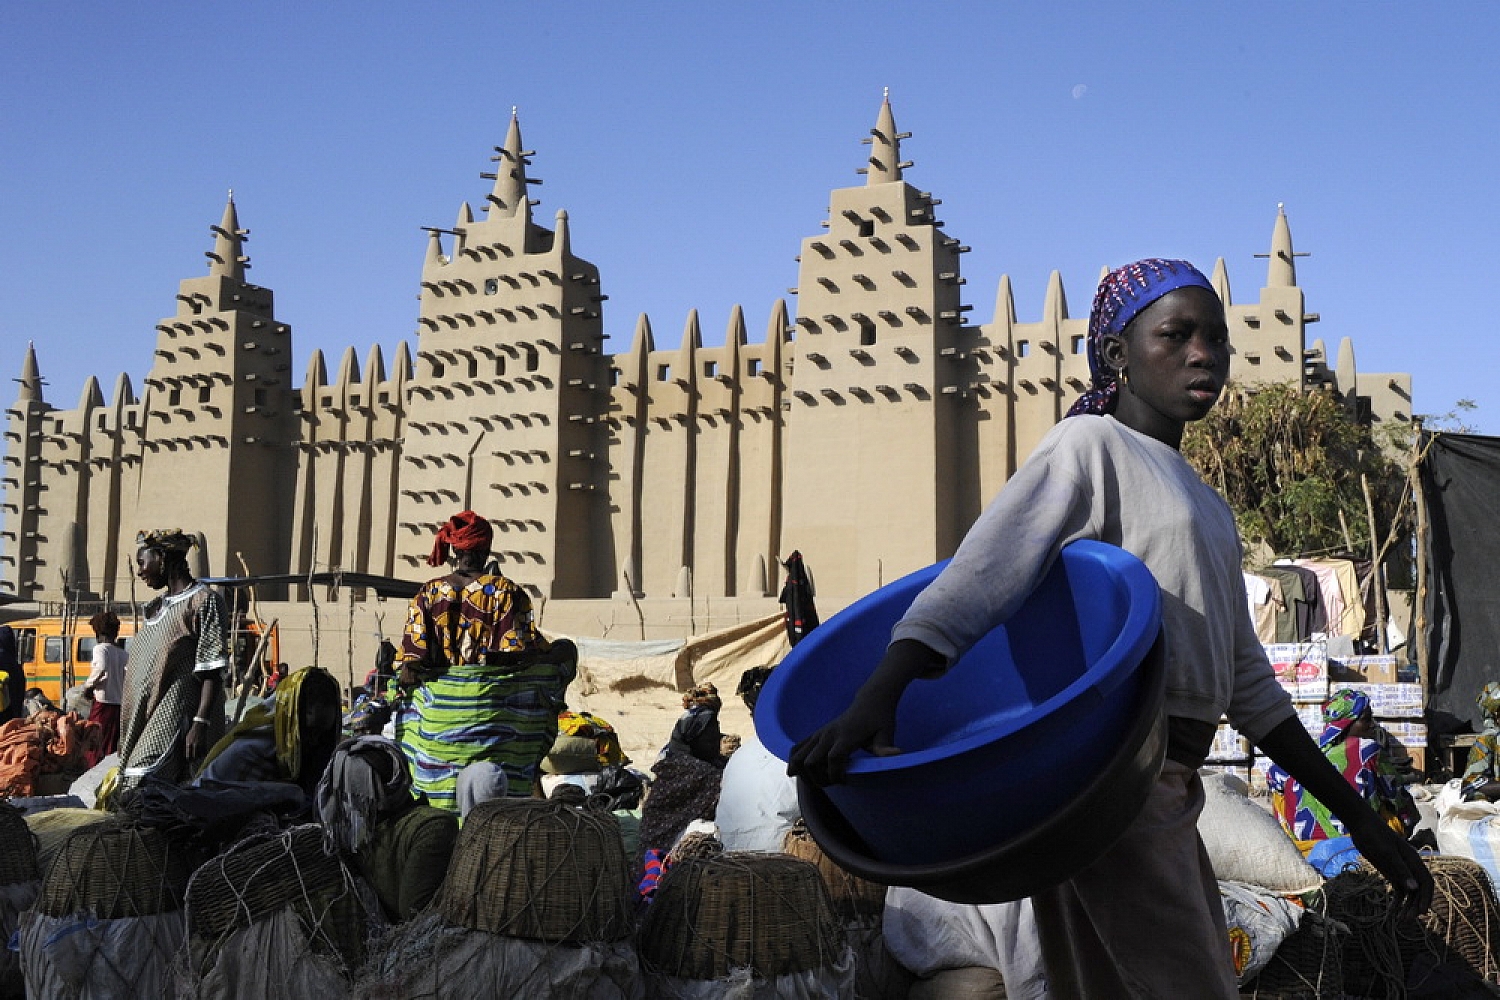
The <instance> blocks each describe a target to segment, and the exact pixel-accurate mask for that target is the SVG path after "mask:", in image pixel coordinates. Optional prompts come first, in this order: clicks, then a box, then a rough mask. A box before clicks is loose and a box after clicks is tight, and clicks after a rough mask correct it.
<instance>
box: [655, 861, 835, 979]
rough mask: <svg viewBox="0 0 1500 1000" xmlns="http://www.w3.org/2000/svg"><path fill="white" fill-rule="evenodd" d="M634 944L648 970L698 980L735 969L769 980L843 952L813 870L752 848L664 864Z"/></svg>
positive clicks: (720, 976) (722, 975)
mask: <svg viewBox="0 0 1500 1000" xmlns="http://www.w3.org/2000/svg"><path fill="white" fill-rule="evenodd" d="M637 944H638V946H639V950H640V954H641V961H642V963H643V964H645V965H646V966H647V967H648V968H650V969H651V970H652V971H654V972H656V973H658V974H661V975H666V976H674V977H677V978H681V979H697V980H711V979H723V978H725V977H726V976H728V975H729V974H730V971H731V970H732V969H741V968H749V969H751V970H753V971H754V972H755V973H756V974H757V975H759V976H762V977H764V978H767V979H770V978H774V977H776V976H784V975H790V974H792V973H797V972H807V971H809V970H813V969H820V968H824V967H825V966H827V965H830V964H831V963H833V962H834V961H836V960H837V959H838V957H839V955H840V954H841V952H842V950H843V938H842V935H841V934H840V931H839V927H838V923H837V921H836V920H835V919H834V915H833V907H832V905H831V904H830V903H829V900H828V890H827V889H825V888H824V886H823V880H822V879H821V878H819V876H818V869H817V867H816V866H814V865H813V864H812V863H811V862H808V861H803V860H802V859H801V858H792V857H787V856H785V855H780V854H760V853H753V852H731V853H728V854H720V855H716V856H714V857H707V858H687V859H684V860H683V861H682V862H681V863H679V864H677V865H674V866H673V867H671V868H670V869H668V870H667V873H666V874H665V875H664V876H662V880H661V884H660V885H659V886H657V889H656V897H655V899H653V900H652V903H651V908H650V909H649V910H647V911H646V917H645V919H644V920H643V921H642V922H641V929H640V933H639V936H638V938H637Z"/></svg>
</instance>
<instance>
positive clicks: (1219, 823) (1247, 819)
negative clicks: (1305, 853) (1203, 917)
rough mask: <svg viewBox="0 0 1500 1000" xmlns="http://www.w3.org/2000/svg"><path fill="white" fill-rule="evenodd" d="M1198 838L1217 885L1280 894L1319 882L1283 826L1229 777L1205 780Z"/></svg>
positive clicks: (1296, 892)
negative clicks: (1237, 884) (1243, 886)
mask: <svg viewBox="0 0 1500 1000" xmlns="http://www.w3.org/2000/svg"><path fill="white" fill-rule="evenodd" d="M1203 794H1204V803H1203V813H1202V815H1200V816H1199V817H1198V836H1200V837H1202V838H1203V846H1204V847H1205V848H1207V849H1208V857H1209V860H1210V861H1211V862H1212V863H1213V867H1214V875H1215V876H1217V877H1218V878H1219V880H1220V881H1225V882H1243V883H1245V884H1246V885H1253V886H1259V887H1260V888H1262V889H1269V890H1270V891H1271V892H1275V893H1281V894H1282V895H1289V896H1296V895H1301V894H1302V893H1305V892H1312V891H1313V890H1314V889H1317V888H1319V887H1320V886H1321V885H1322V884H1323V877H1322V876H1321V875H1319V874H1318V873H1317V871H1315V870H1314V869H1313V867H1312V866H1311V865H1309V864H1308V863H1307V861H1306V859H1304V858H1303V857H1302V852H1301V851H1298V850H1297V845H1296V844H1294V843H1292V838H1291V837H1289V836H1287V833H1286V831H1285V830H1283V829H1282V828H1281V824H1280V823H1278V822H1276V817H1274V816H1272V815H1271V814H1270V813H1269V812H1267V811H1266V810H1265V809H1263V808H1261V807H1260V806H1259V805H1256V804H1255V803H1254V802H1251V801H1250V798H1249V796H1248V795H1246V793H1245V784H1244V782H1242V781H1239V780H1238V779H1236V778H1234V777H1232V776H1229V775H1220V774H1206V775H1204V776H1203Z"/></svg>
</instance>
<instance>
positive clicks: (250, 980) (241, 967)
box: [187, 907, 349, 1000]
mask: <svg viewBox="0 0 1500 1000" xmlns="http://www.w3.org/2000/svg"><path fill="white" fill-rule="evenodd" d="M215 955H216V958H215V961H214V964H213V966H212V967H210V968H209V970H208V972H207V973H206V974H204V976H203V978H202V979H197V980H196V981H192V980H190V981H189V989H188V990H187V996H190V997H193V998H194V1000H283V998H285V997H307V998H309V1000H314V998H315V1000H339V998H341V997H346V996H348V995H349V980H348V979H347V978H345V976H344V973H343V969H342V963H340V962H339V961H338V960H337V959H335V958H333V957H332V956H330V955H320V954H318V953H316V952H314V951H313V949H312V945H311V944H310V943H309V942H308V940H307V934H306V932H305V931H304V930H303V928H302V922H301V920H300V919H298V917H297V911H296V910H295V909H293V908H292V907H287V908H286V909H284V910H281V911H280V912H278V913H275V914H272V915H271V916H269V917H262V918H260V919H258V920H256V921H255V922H254V923H253V924H251V925H250V926H249V927H245V928H241V929H240V930H237V931H235V932H234V933H233V934H230V935H229V936H228V937H226V938H225V939H224V940H223V942H221V943H220V944H219V946H218V948H217V949H215ZM196 971H197V970H196V969H195V970H193V972H194V974H196Z"/></svg>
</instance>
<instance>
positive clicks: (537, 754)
mask: <svg viewBox="0 0 1500 1000" xmlns="http://www.w3.org/2000/svg"><path fill="white" fill-rule="evenodd" d="M492 537H493V533H492V529H491V528H490V523H489V522H488V521H486V520H485V519H484V518H482V517H480V516H479V515H478V514H476V513H474V512H473V511H472V510H466V511H464V512H462V513H460V514H455V515H454V516H453V517H451V518H450V519H449V520H448V522H447V523H446V524H444V525H443V527H442V528H440V529H439V530H438V534H437V540H436V542H435V543H434V544H433V547H432V555H431V556H430V557H429V558H428V560H427V561H428V563H430V564H431V565H433V566H442V565H444V564H445V563H447V562H448V558H449V552H450V550H451V551H452V554H453V572H451V573H449V574H448V575H446V576H440V577H438V578H436V579H434V580H431V581H429V582H427V583H426V584H424V585H423V586H422V589H421V590H420V591H419V592H418V593H417V595H416V596H415V597H413V598H412V600H411V607H410V610H409V612H408V614H407V619H406V629H405V632H404V634H403V635H402V638H401V650H400V653H399V654H398V658H397V661H398V663H399V665H400V668H401V673H400V677H399V678H398V681H397V687H398V690H399V691H400V692H401V693H404V694H405V695H406V697H405V698H404V699H403V700H402V702H401V704H400V705H399V706H398V708H397V722H396V739H397V740H398V742H400V744H401V748H402V750H403V751H404V752H405V753H406V755H407V757H408V758H409V759H410V760H411V763H412V772H413V783H414V784H415V786H416V788H417V790H418V791H420V792H422V793H423V794H425V795H426V796H427V798H428V800H429V801H430V802H431V803H432V805H434V806H436V807H438V808H442V809H449V810H453V811H457V810H458V800H457V786H458V774H459V772H460V771H461V770H463V769H465V768H466V767H469V766H471V765H473V766H475V768H476V772H477V771H479V770H489V771H491V772H493V771H496V770H499V771H501V772H503V774H504V777H505V784H506V787H507V790H508V794H510V795H513V796H525V795H529V794H531V786H532V783H533V782H534V781H535V780H536V777H537V767H538V765H539V764H540V763H541V761H542V758H543V757H544V756H545V755H546V753H547V750H548V749H549V748H550V747H551V746H552V741H553V740H554V739H555V738H556V737H557V713H558V712H559V711H561V710H562V708H563V707H564V703H563V693H564V692H565V691H566V690H567V687H568V684H569V683H570V682H571V681H572V680H573V676H574V674H575V673H576V672H577V660H578V653H577V649H576V648H575V647H574V646H573V644H572V643H571V642H568V641H567V640H558V641H556V642H548V641H547V640H546V639H545V638H543V637H542V634H541V633H540V632H539V631H537V629H536V626H535V625H534V624H533V622H532V614H531V599H530V598H529V597H528V596H527V594H526V591H524V590H522V589H521V588H520V587H519V586H517V585H516V584H515V583H513V582H511V581H510V580H508V579H506V578H505V577H504V576H501V575H499V574H498V573H490V572H487V571H486V569H485V563H486V562H487V561H488V560H489V557H490V542H491V539H492ZM476 772H471V774H473V773H476ZM482 783H484V782H482Z"/></svg>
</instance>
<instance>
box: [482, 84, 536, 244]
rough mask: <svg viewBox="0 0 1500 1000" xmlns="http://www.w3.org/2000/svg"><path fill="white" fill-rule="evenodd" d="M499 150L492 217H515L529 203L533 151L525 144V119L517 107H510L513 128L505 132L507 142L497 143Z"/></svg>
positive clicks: (492, 199)
mask: <svg viewBox="0 0 1500 1000" xmlns="http://www.w3.org/2000/svg"><path fill="white" fill-rule="evenodd" d="M495 154H496V156H495V173H494V175H493V176H494V178H495V187H494V190H493V191H491V192H490V195H489V202H490V207H489V215H488V218H491V219H498V218H501V217H513V216H515V214H516V212H517V211H518V210H522V209H525V208H527V206H528V204H529V203H528V201H527V196H526V184H527V181H526V158H527V156H529V155H530V154H529V153H528V152H527V151H526V150H523V149H522V148H521V120H520V118H519V116H518V115H517V114H516V109H515V108H511V109H510V129H509V130H508V131H507V132H506V133H505V145H504V146H497V147H495Z"/></svg>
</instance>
